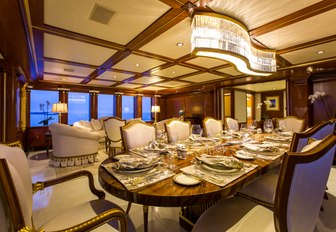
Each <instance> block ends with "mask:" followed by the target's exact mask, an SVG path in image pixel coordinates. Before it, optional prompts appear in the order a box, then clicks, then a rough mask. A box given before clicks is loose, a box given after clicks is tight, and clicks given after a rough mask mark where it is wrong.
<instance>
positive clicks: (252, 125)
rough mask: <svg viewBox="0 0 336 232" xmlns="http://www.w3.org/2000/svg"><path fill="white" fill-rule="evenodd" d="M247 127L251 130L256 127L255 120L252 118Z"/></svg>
mask: <svg viewBox="0 0 336 232" xmlns="http://www.w3.org/2000/svg"><path fill="white" fill-rule="evenodd" d="M249 127H250V129H251V130H255V129H256V128H257V120H252V121H251V123H250V126H249Z"/></svg>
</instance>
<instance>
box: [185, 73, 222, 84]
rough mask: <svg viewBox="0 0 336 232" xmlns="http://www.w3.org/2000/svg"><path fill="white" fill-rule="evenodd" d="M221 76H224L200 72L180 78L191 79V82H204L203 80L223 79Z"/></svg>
mask: <svg viewBox="0 0 336 232" xmlns="http://www.w3.org/2000/svg"><path fill="white" fill-rule="evenodd" d="M223 78H224V77H222V76H218V75H215V74H212V73H201V74H198V75H194V76H190V77H185V78H181V79H180V80H183V81H191V82H205V81H214V80H219V79H223Z"/></svg>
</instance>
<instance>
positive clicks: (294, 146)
mask: <svg viewBox="0 0 336 232" xmlns="http://www.w3.org/2000/svg"><path fill="white" fill-rule="evenodd" d="M335 124H336V119H331V120H329V121H326V122H322V123H320V124H318V125H316V126H314V127H311V128H309V129H307V130H305V131H304V132H299V133H294V134H293V139H292V142H291V145H290V149H289V150H290V151H293V152H300V151H301V150H302V148H303V147H304V146H306V145H307V144H308V140H309V139H317V140H321V139H323V138H325V137H326V136H327V135H331V134H333V133H334V130H335Z"/></svg>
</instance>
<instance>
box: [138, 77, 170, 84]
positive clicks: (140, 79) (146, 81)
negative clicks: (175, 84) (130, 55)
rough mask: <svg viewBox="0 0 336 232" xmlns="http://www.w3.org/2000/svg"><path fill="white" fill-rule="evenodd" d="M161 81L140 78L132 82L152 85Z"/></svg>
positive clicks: (152, 78)
mask: <svg viewBox="0 0 336 232" xmlns="http://www.w3.org/2000/svg"><path fill="white" fill-rule="evenodd" d="M162 80H163V79H162V78H160V77H141V78H138V79H135V80H134V81H132V82H133V83H136V84H153V83H156V82H159V81H162Z"/></svg>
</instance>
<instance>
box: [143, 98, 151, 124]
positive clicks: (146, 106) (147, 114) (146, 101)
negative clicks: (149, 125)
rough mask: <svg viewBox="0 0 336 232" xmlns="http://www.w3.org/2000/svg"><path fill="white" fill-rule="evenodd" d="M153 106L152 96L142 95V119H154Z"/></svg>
mask: <svg viewBox="0 0 336 232" xmlns="http://www.w3.org/2000/svg"><path fill="white" fill-rule="evenodd" d="M151 106H152V98H151V97H142V120H144V121H151V120H152V117H151V116H152V113H151Z"/></svg>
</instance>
